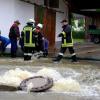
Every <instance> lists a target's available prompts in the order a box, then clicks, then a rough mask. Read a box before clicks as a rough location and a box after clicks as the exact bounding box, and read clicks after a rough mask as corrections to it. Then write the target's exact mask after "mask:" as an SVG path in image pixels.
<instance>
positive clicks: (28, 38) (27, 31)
mask: <svg viewBox="0 0 100 100" xmlns="http://www.w3.org/2000/svg"><path fill="white" fill-rule="evenodd" d="M23 32H24V46H25V47H35V41H34V36H33V28H32V27H30V26H26V27H24V29H23Z"/></svg>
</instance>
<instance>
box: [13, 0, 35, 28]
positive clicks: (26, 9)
mask: <svg viewBox="0 0 100 100" xmlns="http://www.w3.org/2000/svg"><path fill="white" fill-rule="evenodd" d="M14 15H15V18H14V19H15V20H16V19H18V20H20V22H21V25H20V30H22V28H23V27H24V26H25V25H26V22H27V21H28V19H30V18H33V19H34V5H32V4H28V3H25V2H21V1H19V0H15V14H14Z"/></svg>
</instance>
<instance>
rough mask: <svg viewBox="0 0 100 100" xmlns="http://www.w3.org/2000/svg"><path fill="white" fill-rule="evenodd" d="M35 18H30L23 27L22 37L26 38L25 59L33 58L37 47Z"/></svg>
mask: <svg viewBox="0 0 100 100" xmlns="http://www.w3.org/2000/svg"><path fill="white" fill-rule="evenodd" d="M34 22H35V21H34V20H33V19H29V21H28V22H27V25H26V26H25V27H24V28H23V31H22V33H21V37H22V39H23V40H24V60H25V61H26V60H31V57H32V52H34V48H35V39H34V34H33V32H34V27H33V24H34Z"/></svg>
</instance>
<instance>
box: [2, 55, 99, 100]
mask: <svg viewBox="0 0 100 100" xmlns="http://www.w3.org/2000/svg"><path fill="white" fill-rule="evenodd" d="M44 67H46V68H53V69H56V70H57V71H58V72H60V73H61V75H62V76H63V77H64V78H69V77H71V78H72V79H75V80H76V81H78V82H79V84H80V86H81V91H79V92H51V91H48V92H43V93H27V92H23V91H16V92H3V91H1V92H0V100H22V99H24V100H51V99H52V100H100V62H99V61H85V60H80V61H79V63H71V62H70V60H68V59H67V60H66V59H63V60H62V61H61V62H60V63H58V64H54V63H53V62H52V59H51V58H40V59H32V60H31V61H23V59H22V58H15V59H11V58H9V57H8V58H0V74H3V73H4V72H5V71H7V70H9V69H15V68H21V69H27V70H28V71H31V72H34V73H35V72H37V71H38V70H40V69H41V68H44Z"/></svg>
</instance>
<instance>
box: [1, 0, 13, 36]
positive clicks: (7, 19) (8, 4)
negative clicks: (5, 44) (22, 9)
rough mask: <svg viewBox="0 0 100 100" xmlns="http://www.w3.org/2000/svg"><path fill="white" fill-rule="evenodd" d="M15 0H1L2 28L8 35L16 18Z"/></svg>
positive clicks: (3, 33) (3, 32)
mask: <svg viewBox="0 0 100 100" xmlns="http://www.w3.org/2000/svg"><path fill="white" fill-rule="evenodd" d="M13 16H14V0H0V30H1V32H2V35H4V36H6V37H7V36H8V33H9V27H10V25H11V23H12V22H13V20H14V17H13Z"/></svg>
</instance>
